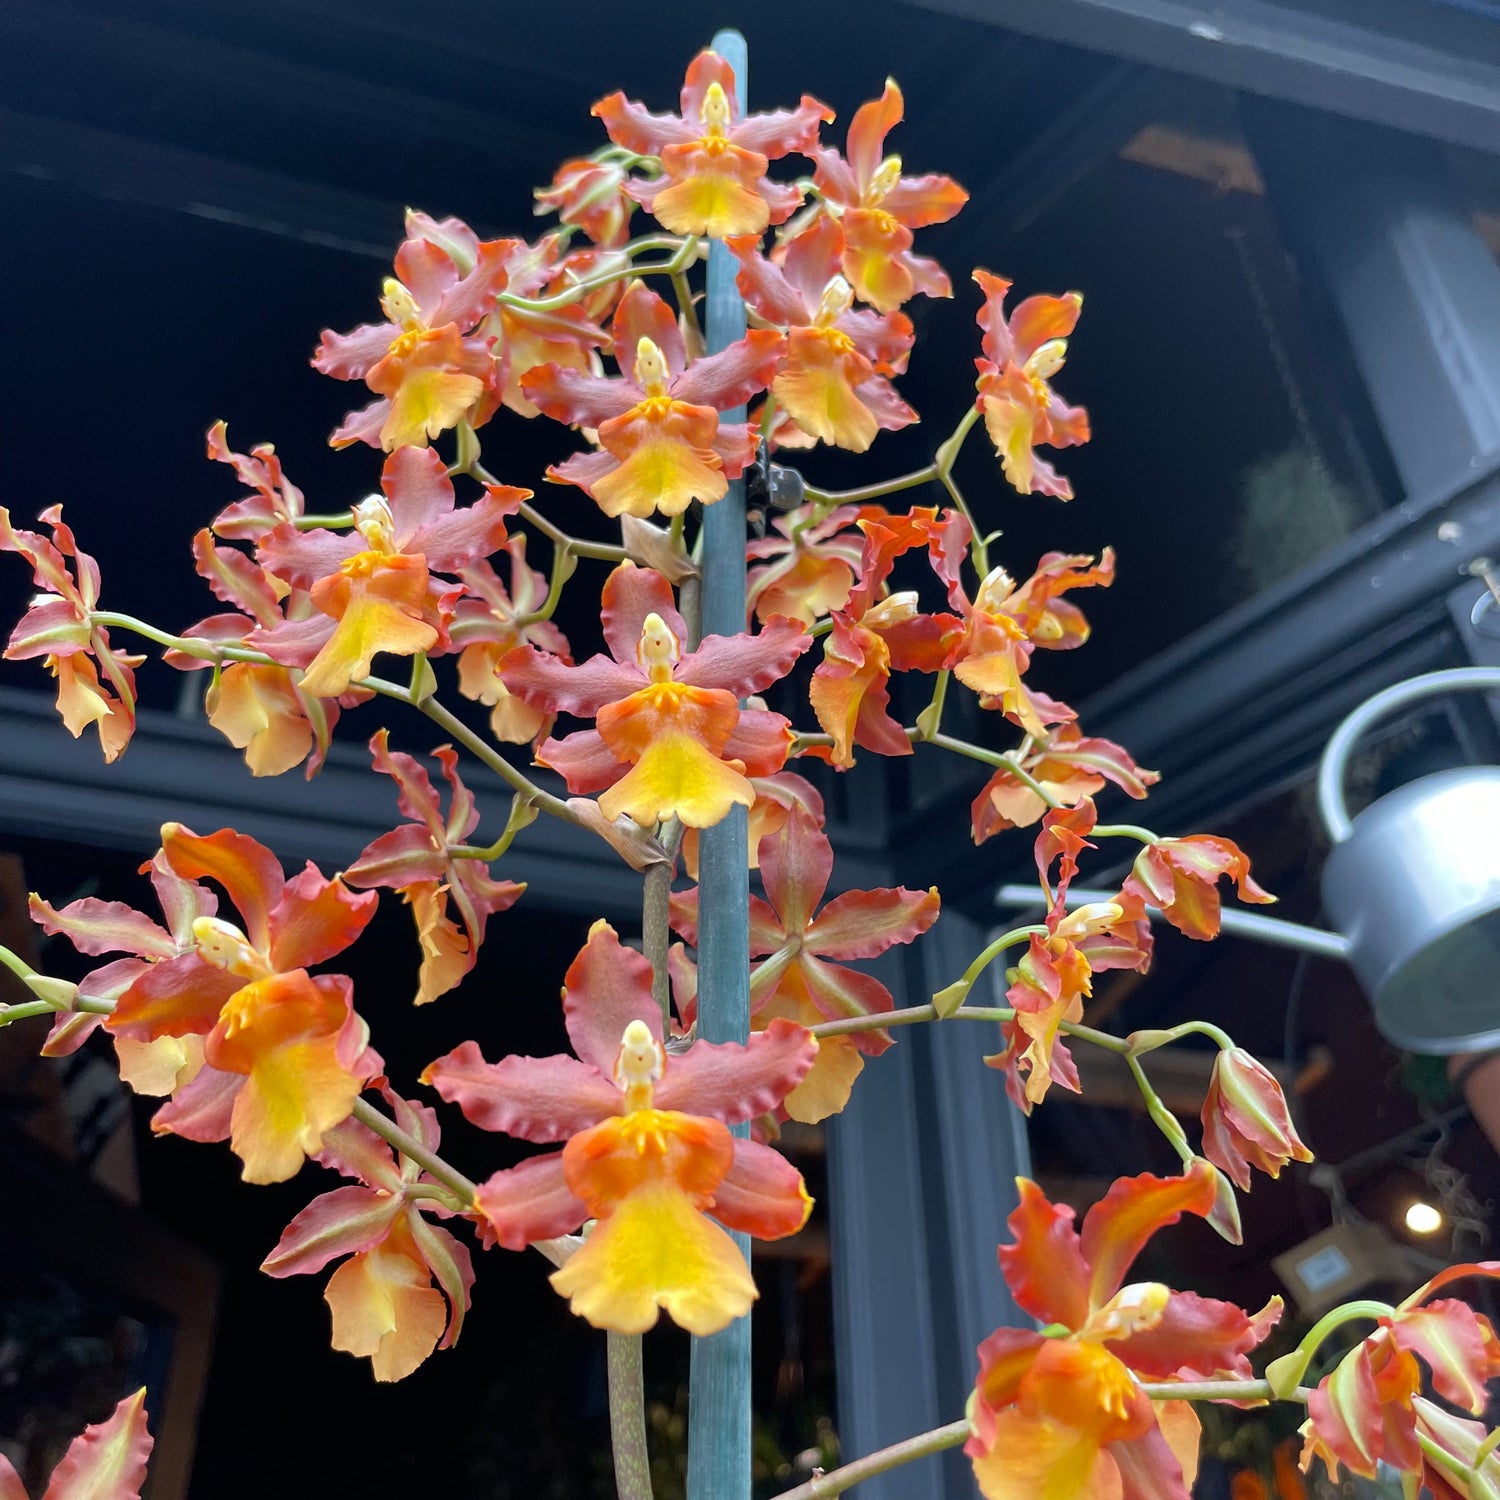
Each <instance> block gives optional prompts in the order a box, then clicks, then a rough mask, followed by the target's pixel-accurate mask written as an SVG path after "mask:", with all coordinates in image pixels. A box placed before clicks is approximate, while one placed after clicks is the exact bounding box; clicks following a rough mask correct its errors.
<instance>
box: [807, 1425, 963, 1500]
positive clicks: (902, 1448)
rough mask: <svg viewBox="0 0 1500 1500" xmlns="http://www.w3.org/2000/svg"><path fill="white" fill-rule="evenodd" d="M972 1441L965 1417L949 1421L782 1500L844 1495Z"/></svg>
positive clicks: (831, 1473) (816, 1480) (810, 1483)
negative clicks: (907, 1466) (856, 1486)
mask: <svg viewBox="0 0 1500 1500" xmlns="http://www.w3.org/2000/svg"><path fill="white" fill-rule="evenodd" d="M968 1440H969V1423H968V1419H967V1418H965V1419H963V1420H961V1421H958V1422H949V1423H948V1425H947V1426H946V1427H934V1428H933V1429H932V1431H931V1432H920V1433H918V1434H917V1436H916V1437H909V1438H903V1439H902V1440H901V1441H900V1442H899V1443H892V1444H891V1445H890V1447H889V1448H879V1449H877V1450H876V1451H875V1452H874V1453H867V1454H866V1455H865V1456H864V1457H863V1458H857V1459H855V1460H854V1462H853V1463H852V1464H844V1465H842V1466H841V1467H840V1468H837V1469H830V1470H829V1472H828V1473H826V1474H815V1475H814V1476H813V1477H812V1478H811V1479H809V1480H808V1481H807V1483H806V1484H799V1485H798V1486H797V1487H796V1489H792V1490H787V1491H785V1492H784V1493H783V1494H782V1495H781V1496H780V1497H779V1500H825V1497H826V1496H829V1495H842V1494H843V1493H844V1491H845V1490H847V1489H852V1488H853V1487H854V1486H855V1485H856V1484H859V1483H861V1481H863V1480H866V1479H874V1478H875V1477H876V1475H878V1474H889V1473H890V1471H891V1470H892V1469H899V1468H900V1467H901V1465H902V1464H909V1463H910V1462H911V1461H912V1460H913V1459H916V1458H926V1457H927V1455H928V1454H929V1453H942V1452H943V1451H944V1450H945V1449H948V1448H957V1447H958V1446H959V1444H960V1443H966V1442H967V1441H968Z"/></svg>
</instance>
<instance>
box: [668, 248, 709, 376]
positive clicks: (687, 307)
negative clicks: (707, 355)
mask: <svg viewBox="0 0 1500 1500" xmlns="http://www.w3.org/2000/svg"><path fill="white" fill-rule="evenodd" d="M672 295H673V297H675V298H676V299H677V311H678V314H679V316H680V317H681V319H682V342H683V345H684V346H685V348H686V350H687V356H688V358H689V359H702V358H703V355H704V352H705V350H706V348H707V345H706V344H705V343H704V342H703V329H702V327H701V326H700V325H699V322H698V309H697V308H696V307H695V306H694V305H693V289H692V287H691V286H689V285H688V279H687V268H686V267H684V268H683V269H682V270H680V271H673V272H672Z"/></svg>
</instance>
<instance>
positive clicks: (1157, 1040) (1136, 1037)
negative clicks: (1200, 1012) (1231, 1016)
mask: <svg viewBox="0 0 1500 1500" xmlns="http://www.w3.org/2000/svg"><path fill="white" fill-rule="evenodd" d="M1185 1036H1206V1037H1207V1038H1208V1039H1209V1040H1210V1041H1211V1042H1213V1044H1214V1045H1215V1046H1216V1047H1219V1048H1220V1049H1221V1050H1223V1051H1225V1052H1229V1051H1232V1050H1233V1049H1234V1038H1233V1037H1232V1036H1230V1035H1229V1033H1228V1032H1227V1031H1224V1030H1222V1029H1221V1028H1219V1027H1218V1026H1215V1025H1214V1024H1213V1022H1211V1021H1184V1022H1183V1023H1182V1024H1181V1025H1180V1026H1170V1027H1167V1028H1166V1029H1165V1030H1161V1031H1136V1032H1132V1033H1131V1035H1130V1038H1129V1041H1130V1055H1131V1056H1132V1057H1144V1056H1145V1055H1146V1054H1147V1053H1148V1052H1155V1051H1156V1049H1157V1048H1158V1047H1168V1046H1170V1045H1171V1044H1172V1043H1173V1042H1180V1041H1181V1040H1182V1039H1183V1037H1185Z"/></svg>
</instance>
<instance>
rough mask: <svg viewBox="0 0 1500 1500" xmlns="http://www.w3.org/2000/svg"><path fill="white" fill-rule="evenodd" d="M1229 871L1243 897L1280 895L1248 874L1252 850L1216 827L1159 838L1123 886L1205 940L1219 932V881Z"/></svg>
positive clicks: (1264, 899) (1258, 900) (1268, 899)
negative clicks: (1213, 830)
mask: <svg viewBox="0 0 1500 1500" xmlns="http://www.w3.org/2000/svg"><path fill="white" fill-rule="evenodd" d="M1224 875H1227V876H1228V877H1229V878H1230V879H1231V880H1232V881H1234V883H1235V887H1236V890H1237V892H1238V894H1239V898H1240V900H1241V901H1252V902H1254V903H1255V904H1256V905H1257V906H1266V905H1268V904H1270V903H1272V902H1274V901H1275V900H1276V898H1275V896H1273V895H1271V893H1270V892H1269V891H1263V890H1262V889H1261V888H1260V887H1259V886H1258V885H1257V884H1256V883H1255V881H1254V880H1252V879H1251V878H1250V856H1249V855H1247V854H1246V853H1245V852H1244V851H1243V850H1242V849H1241V848H1240V847H1239V845H1238V844H1236V843H1234V842H1233V840H1231V839H1226V838H1220V837H1219V836H1218V835H1217V834H1212V833H1194V834H1189V835H1188V836H1187V837H1186V838H1179V839H1157V840H1156V841H1155V842H1154V843H1150V844H1147V845H1146V846H1145V847H1144V848H1143V849H1142V850H1141V852H1140V853H1139V854H1138V855H1137V856H1136V860H1135V863H1134V864H1133V865H1132V866H1131V868H1130V874H1129V875H1128V876H1126V878H1125V883H1124V886H1123V887H1122V890H1123V891H1124V894H1125V895H1126V896H1127V897H1131V898H1134V899H1135V900H1138V901H1145V902H1149V903H1150V904H1151V905H1152V906H1155V907H1158V908H1160V910H1161V914H1162V916H1164V917H1165V918H1166V919H1167V921H1169V922H1170V923H1171V924H1172V926H1174V927H1175V928H1176V929H1177V930H1178V931H1179V932H1182V933H1186V934H1187V936H1188V937H1190V938H1199V939H1202V940H1204V941H1207V940H1208V939H1210V938H1215V937H1217V936H1218V935H1219V893H1218V889H1217V886H1218V882H1219V878H1220V877H1221V876H1224Z"/></svg>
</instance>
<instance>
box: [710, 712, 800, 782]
mask: <svg viewBox="0 0 1500 1500" xmlns="http://www.w3.org/2000/svg"><path fill="white" fill-rule="evenodd" d="M792 738H793V736H792V726H791V725H790V724H789V723H788V722H787V720H786V719H785V718H784V717H783V716H782V715H781V714H773V713H771V712H769V711H768V710H766V709H763V708H746V709H742V710H741V711H740V719H739V723H738V724H736V725H735V726H734V731H733V733H732V734H731V735H730V736H729V740H728V743H727V744H726V745H725V746H724V755H723V758H724V759H725V760H738V761H743V762H744V765H745V775H746V776H774V775H775V774H776V772H777V771H779V770H780V769H781V768H782V767H783V766H784V765H785V764H786V758H787V756H788V754H790V752H791V748H792Z"/></svg>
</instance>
